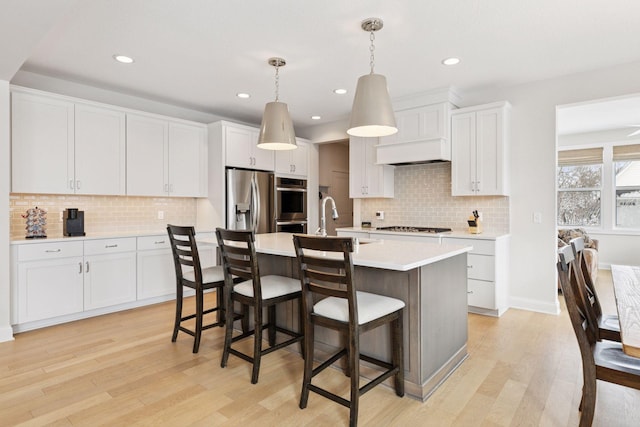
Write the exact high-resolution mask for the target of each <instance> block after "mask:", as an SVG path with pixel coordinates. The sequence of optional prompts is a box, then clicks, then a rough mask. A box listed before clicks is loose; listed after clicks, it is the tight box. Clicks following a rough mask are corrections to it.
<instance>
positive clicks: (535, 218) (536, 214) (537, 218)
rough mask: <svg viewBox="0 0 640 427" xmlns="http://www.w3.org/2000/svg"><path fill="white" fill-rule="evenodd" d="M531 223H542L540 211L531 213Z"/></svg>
mask: <svg viewBox="0 0 640 427" xmlns="http://www.w3.org/2000/svg"><path fill="white" fill-rule="evenodd" d="M533 223H534V224H542V214H541V213H540V212H534V213H533Z"/></svg>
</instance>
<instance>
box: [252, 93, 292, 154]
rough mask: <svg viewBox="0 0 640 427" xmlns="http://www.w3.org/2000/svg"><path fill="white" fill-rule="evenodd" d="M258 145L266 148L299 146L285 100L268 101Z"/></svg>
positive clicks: (283, 148) (287, 148) (284, 148)
mask: <svg viewBox="0 0 640 427" xmlns="http://www.w3.org/2000/svg"><path fill="white" fill-rule="evenodd" d="M258 147H259V148H264V149H266V150H293V149H294V148H298V145H297V143H296V135H295V133H294V131H293V122H292V121H291V116H289V108H288V107H287V104H285V103H284V102H268V103H267V105H265V107H264V114H263V115H262V124H261V125H260V136H258Z"/></svg>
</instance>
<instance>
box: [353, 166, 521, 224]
mask: <svg viewBox="0 0 640 427" xmlns="http://www.w3.org/2000/svg"><path fill="white" fill-rule="evenodd" d="M394 192H395V197H394V198H393V199H382V198H380V199H362V201H361V205H360V212H361V218H362V221H371V225H372V226H374V227H384V226H390V225H404V226H414V227H427V226H428V227H448V228H451V229H453V230H461V231H462V230H466V229H467V218H468V217H469V215H471V212H472V211H473V210H477V211H479V212H482V215H483V223H482V225H483V228H484V230H485V231H487V232H496V233H506V232H508V231H509V198H508V197H505V196H468V197H460V196H458V197H453V196H451V163H433V164H424V165H413V166H402V167H396V169H395V188H394ZM376 211H384V220H377V219H376V216H375V213H376ZM354 225H357V224H354Z"/></svg>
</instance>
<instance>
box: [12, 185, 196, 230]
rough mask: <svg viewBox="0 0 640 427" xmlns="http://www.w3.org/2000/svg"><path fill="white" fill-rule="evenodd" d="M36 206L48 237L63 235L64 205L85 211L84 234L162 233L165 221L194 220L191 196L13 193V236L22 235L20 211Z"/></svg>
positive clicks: (194, 202)
mask: <svg viewBox="0 0 640 427" xmlns="http://www.w3.org/2000/svg"><path fill="white" fill-rule="evenodd" d="M36 206H37V207H39V208H41V209H45V210H46V211H47V229H46V231H47V236H48V237H61V236H62V220H61V219H60V214H61V212H63V211H64V210H65V209H67V208H78V209H80V210H82V211H84V229H85V233H87V235H96V234H111V233H115V234H117V233H132V232H133V233H135V232H142V233H147V232H150V233H155V232H158V233H165V232H166V226H167V224H168V223H173V224H179V225H195V223H196V199H194V198H174V197H130V196H126V197H125V196H78V195H54V194H16V193H12V194H11V195H10V197H9V215H10V223H11V238H12V239H17V238H22V237H24V236H25V219H24V218H23V217H22V214H24V213H25V212H26V210H27V209H29V208H33V207H36ZM158 211H162V213H163V215H164V219H158Z"/></svg>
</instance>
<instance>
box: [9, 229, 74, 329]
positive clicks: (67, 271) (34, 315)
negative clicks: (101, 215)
mask: <svg viewBox="0 0 640 427" xmlns="http://www.w3.org/2000/svg"><path fill="white" fill-rule="evenodd" d="M20 249H23V248H20ZM24 249H25V250H24V251H20V250H19V251H18V259H19V260H20V259H21V258H22V261H20V262H18V264H17V280H18V283H17V289H16V290H17V310H16V313H14V321H15V322H16V323H24V322H32V321H36V320H42V319H47V318H50V317H56V316H63V315H66V314H73V313H78V312H81V311H82V310H83V273H82V272H83V265H82V262H83V259H82V242H80V245H79V246H78V245H73V244H71V245H69V244H67V245H55V246H49V247H47V248H38V249H41V251H38V252H42V254H41V255H42V257H40V258H36V256H37V254H36V253H35V252H36V251H34V250H31V249H35V248H32V247H25V248H24ZM14 289H15V288H14ZM16 315H17V319H16Z"/></svg>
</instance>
